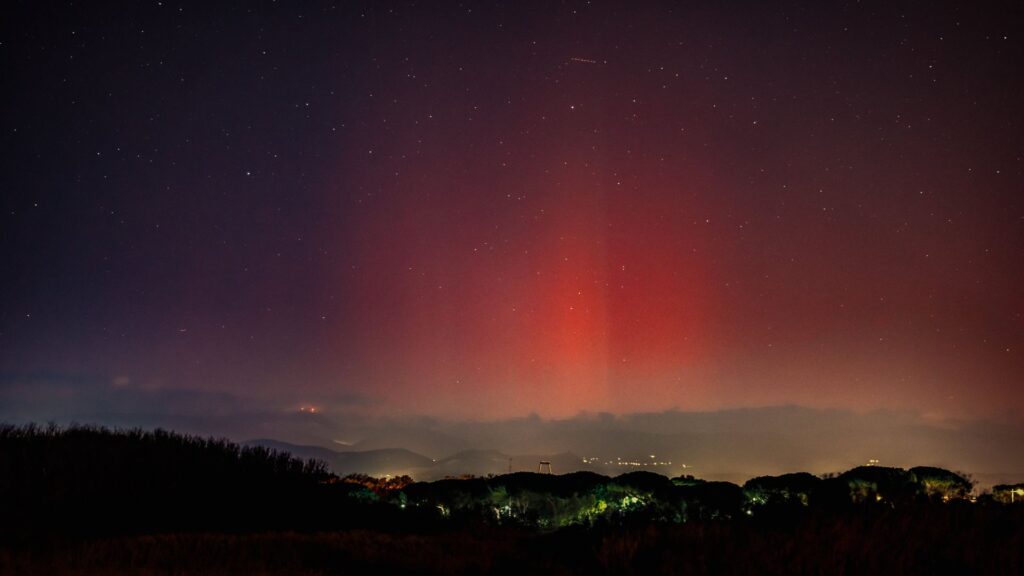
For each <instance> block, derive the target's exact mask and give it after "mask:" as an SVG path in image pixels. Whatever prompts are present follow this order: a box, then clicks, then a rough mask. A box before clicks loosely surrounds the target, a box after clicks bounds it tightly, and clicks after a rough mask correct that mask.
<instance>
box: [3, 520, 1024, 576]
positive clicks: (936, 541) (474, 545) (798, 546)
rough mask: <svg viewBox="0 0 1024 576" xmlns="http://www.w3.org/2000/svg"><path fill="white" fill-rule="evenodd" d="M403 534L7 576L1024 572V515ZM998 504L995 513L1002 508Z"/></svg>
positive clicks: (287, 541) (29, 550)
mask: <svg viewBox="0 0 1024 576" xmlns="http://www.w3.org/2000/svg"><path fill="white" fill-rule="evenodd" d="M919 512H920V513H919V514H913V513H907V512H901V513H898V514H896V513H892V514H877V515H876V514H867V515H859V516H855V517H848V518H845V519H842V520H839V519H836V518H831V519H827V520H826V519H820V520H818V519H810V518H809V519H804V520H801V521H799V522H797V523H796V524H794V525H792V526H767V525H764V524H763V523H758V522H754V521H740V522H701V523H688V524H682V525H670V524H647V525H644V526H624V527H616V528H611V527H606V528H597V529H593V528H569V529H563V530H560V531H556V532H553V533H544V534H539V533H536V532H532V531H528V530H522V529H513V528H495V527H489V528H480V529H476V530H451V531H448V530H441V531H437V532H432V533H401V532H389V531H381V530H363V529H358V530H344V531H336V532H316V533H297V532H270V533H259V534H225V533H180V534H158V535H149V536H125V537H116V538H96V539H85V540H73V541H64V542H60V543H49V544H39V543H36V544H32V545H28V546H19V547H17V548H6V549H4V550H2V551H0V574H154V575H155V574H325V575H326V574H370V573H375V574H483V573H492V574H751V573H759V574H1021V573H1022V572H1021V570H1022V568H1024V565H1022V563H1021V556H1022V550H1024V539H1022V534H1024V531H1022V528H1021V527H1022V523H1024V514H1021V510H1020V509H1019V508H1017V509H1015V510H1008V509H990V510H987V511H986V513H985V514H981V515H979V514H977V513H976V511H972V510H961V511H957V512H953V513H951V514H945V513H943V514H934V513H930V512H928V511H919ZM988 512H991V514H989V513H988Z"/></svg>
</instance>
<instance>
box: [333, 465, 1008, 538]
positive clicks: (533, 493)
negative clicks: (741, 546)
mask: <svg viewBox="0 0 1024 576" xmlns="http://www.w3.org/2000/svg"><path fill="white" fill-rule="evenodd" d="M346 480H347V479H346ZM388 482H391V483H394V480H393V479H392V480H389V481H388ZM358 484H359V485H360V486H363V490H364V493H362V494H359V497H362V498H365V499H368V500H373V499H375V498H379V499H381V500H382V501H385V502H388V503H390V504H392V505H395V506H398V507H401V508H409V507H415V508H428V509H434V510H436V511H437V513H438V514H439V515H440V516H442V517H444V518H448V519H453V520H462V521H471V520H473V519H476V520H478V521H485V522H487V523H495V524H514V525H522V526H530V527H536V528H542V529H544V528H563V527H567V526H572V525H583V526H593V525H595V524H609V523H610V524H621V523H645V522H669V523H685V522H693V521H715V520H732V519H736V518H741V517H750V516H766V515H767V516H772V517H779V516H784V515H793V514H800V513H802V512H803V511H806V510H815V511H819V512H825V513H841V512H843V511H847V510H849V509H850V508H852V507H865V506H874V507H885V508H897V507H903V506H927V505H944V504H950V505H956V504H969V503H971V502H972V501H971V500H970V498H971V492H972V488H973V483H972V481H971V480H970V479H969V478H968V477H966V476H965V475H963V474H958V473H955V472H951V471H949V470H944V469H941V468H931V467H917V468H911V469H910V470H903V469H900V468H886V467H880V466H862V467H858V468H854V469H852V470H849V471H847V472H844V473H842V474H839V475H834V476H830V477H828V478H819V477H817V476H814V475H811V474H808V473H795V474H785V475H782V476H763V477H758V478H753V479H751V480H749V481H747V482H746V483H745V484H744V485H743V486H739V485H736V484H732V483H730V482H707V481H704V480H701V479H698V478H694V477H692V476H680V477H677V478H671V479H670V478H667V477H665V476H662V475H660V474H655V473H652V472H630V473H627V474H623V475H621V476H617V477H615V478H610V477H608V476H602V475H600V474H595V473H592V472H574V473H571V474H564V475H561V476H554V475H547V474H535V473H530V472H519V473H514V474H507V475H501V476H492V477H488V478H470V479H450V480H440V481H436V482H430V483H412V484H408V485H403V486H402V487H401V488H400V489H394V490H390V491H388V490H381V489H380V487H379V486H373V485H371V484H368V483H367V481H366V480H365V478H362V479H361V480H360V481H359V482H358ZM353 495H356V494H353ZM992 501H993V500H992V499H991V498H990V497H989V498H987V499H983V504H984V503H985V502H992Z"/></svg>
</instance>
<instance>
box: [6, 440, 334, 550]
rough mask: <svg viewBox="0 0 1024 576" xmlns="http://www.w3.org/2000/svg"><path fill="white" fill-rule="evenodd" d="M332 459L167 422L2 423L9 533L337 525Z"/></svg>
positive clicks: (34, 534) (32, 534) (19, 535)
mask: <svg viewBox="0 0 1024 576" xmlns="http://www.w3.org/2000/svg"><path fill="white" fill-rule="evenodd" d="M332 477H333V476H332V475H331V474H330V473H329V472H328V470H327V466H326V464H324V463H323V462H320V461H316V460H301V459H298V458H293V457H292V456H291V455H290V454H288V453H286V452H278V451H274V450H269V449H266V448H262V447H252V446H239V445H237V444H234V443H232V442H229V441H227V440H223V439H214V438H201V437H197V436H189V435H183V434H177V433H174V432H168V431H165V430H155V431H142V430H109V429H106V428H101V427H95V426H77V425H76V426H70V427H67V428H62V427H57V426H52V425H51V426H35V425H27V426H12V425H0V507H2V509H3V512H4V513H3V520H2V521H0V537H2V538H5V539H10V538H29V539H31V538H34V537H37V536H40V535H75V536H78V535H115V534H140V533H149V532H173V531H193V530H212V531H248V530H266V529H290V528H308V529H318V528H328V527H337V526H338V525H339V521H338V518H337V517H336V515H335V514H334V513H333V512H332V511H331V508H332V506H333V507H344V506H345V505H346V504H347V503H348V502H349V500H350V499H349V498H347V497H346V495H347V492H346V491H345V490H338V489H331V487H330V486H329V485H328V484H327V481H328V480H329V479H330V478H332Z"/></svg>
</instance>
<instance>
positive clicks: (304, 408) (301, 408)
mask: <svg viewBox="0 0 1024 576" xmlns="http://www.w3.org/2000/svg"><path fill="white" fill-rule="evenodd" d="M299 412H305V413H306V414H316V413H317V412H319V410H317V409H316V406H299Z"/></svg>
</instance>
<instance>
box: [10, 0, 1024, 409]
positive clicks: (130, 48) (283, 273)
mask: <svg viewBox="0 0 1024 576" xmlns="http://www.w3.org/2000/svg"><path fill="white" fill-rule="evenodd" d="M104 4H105V3H101V2H80V3H79V2H74V3H54V2H31V1H26V2H11V3H8V4H7V5H5V11H4V16H3V18H2V19H0V20H2V23H0V30H2V32H0V66H2V77H3V86H4V87H3V90H2V92H0V94H2V99H3V105H2V109H0V114H2V126H0V127H2V135H0V142H2V146H3V156H2V162H3V170H2V172H0V190H2V208H3V211H2V214H0V218H2V225H0V235H2V244H0V275H2V277H3V281H2V282H0V302H2V304H0V399H3V402H4V403H6V404H7V408H6V409H5V410H0V411H2V412H3V413H4V415H5V417H6V418H13V419H40V420H46V419H49V418H60V417H61V415H62V414H67V410H69V409H70V408H69V406H71V405H74V404H78V405H82V404H83V403H85V404H87V403H89V402H96V403H98V405H102V404H103V403H104V402H106V401H108V400H109V399H113V400H110V401H117V399H118V398H124V397H125V396H124V395H125V394H128V392H126V391H134V392H132V393H135V394H137V395H138V396H136V397H142V398H150V399H152V400H153V402H161V401H163V400H161V399H164V400H166V399H168V398H170V399H172V400H173V401H172V403H171V404H170V405H171V406H172V407H173V406H179V404H184V405H186V406H185V407H184V408H181V409H182V410H187V409H198V408H196V407H195V406H192V405H189V402H193V403H198V404H204V403H208V402H212V404H211V405H215V406H216V409H217V410H222V411H224V412H225V413H227V412H232V411H244V409H245V407H247V406H258V407H259V409H260V410H263V411H270V412H273V411H281V412H282V413H289V412H297V411H302V410H308V409H310V408H314V409H316V410H317V411H319V412H321V413H326V414H331V415H338V416H339V417H341V416H344V415H345V414H360V415H384V416H402V415H404V416H410V417H413V416H420V415H427V416H434V417H442V418H456V419H458V418H461V419H466V418H469V419H479V420H489V419H497V418H508V417H515V416H524V415H527V414H530V413H536V414H539V415H541V416H543V417H568V416H572V415H575V414H578V413H580V412H584V411H585V412H602V411H607V412H612V413H617V414H623V413H630V412H637V411H659V410H668V409H680V410H719V409H725V408H735V407H756V406H773V405H790V404H792V405H800V406H808V407H812V408H840V409H849V410H855V411H863V410H875V409H887V410H902V411H910V412H913V413H916V414H920V415H923V416H926V417H934V418H952V419H965V418H991V419H997V420H1004V421H1005V420H1010V421H1013V420H1015V419H1022V418H1024V394H1022V389H1024V258H1022V254H1024V161H1022V154H1024V114H1022V111H1024V107H1022V104H1021V103H1022V102H1024V79H1022V74H1021V71H1022V70H1024V44H1022V42H1021V31H1022V25H1024V7H1022V5H1021V3H1020V2H1006V3H1003V4H974V3H966V2H959V3H956V2H948V3H941V2H914V3H905V2H821V3H818V2H779V3H776V2H764V1H757V2H746V3H741V2H709V3H706V4H702V3H695V2H678V3H677V2H649V3H636V4H635V5H633V3H626V2H622V3H599V2H511V1H510V2H479V3H478V2H467V3H461V4H456V3H435V2H421V3H417V4H412V3H398V2H395V3H390V2H370V1H364V2H338V3H336V4H333V3H313V2H304V3H299V2H277V3H275V2H216V3H215V2H194V3H190V2H186V3H182V2H176V1H172V0H165V1H163V2H126V3H118V4H117V5H115V3H109V5H107V6H104ZM182 398H186V400H181V399H182ZM210 398H213V399H215V400H213V401H211V400H209V399H210ZM216 399H220V400H216ZM173 402H178V403H179V404H174V403H173ZM100 408H102V406H99V407H98V408H97V410H100ZM142 408H146V407H142ZM142 408H140V407H139V406H137V405H128V404H125V405H122V406H120V407H117V406H115V407H112V408H111V410H114V411H115V412H116V411H117V410H141V409H142ZM150 408H151V409H152V410H154V411H159V410H160V409H161V407H160V406H152V407H150ZM173 409H177V408H173ZM97 413H99V412H97Z"/></svg>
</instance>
